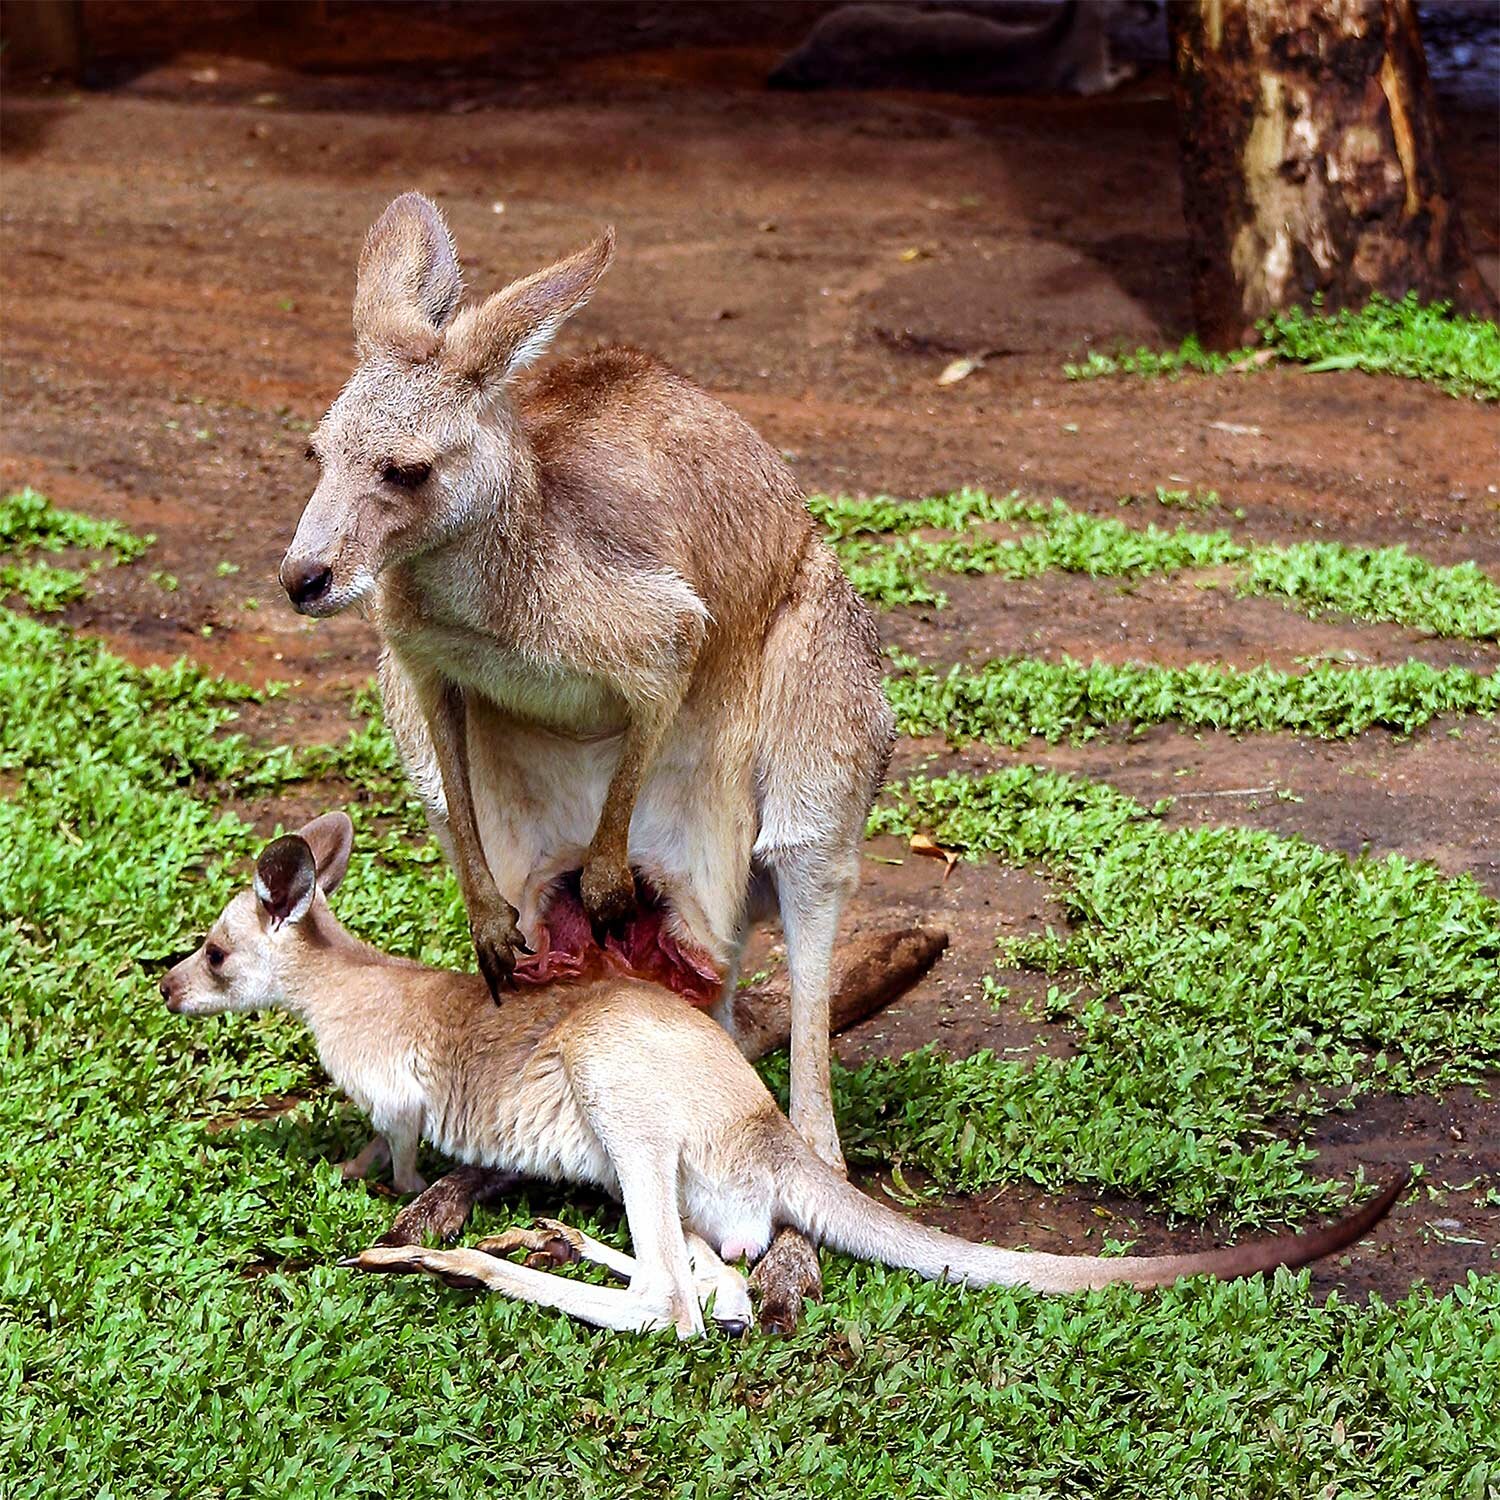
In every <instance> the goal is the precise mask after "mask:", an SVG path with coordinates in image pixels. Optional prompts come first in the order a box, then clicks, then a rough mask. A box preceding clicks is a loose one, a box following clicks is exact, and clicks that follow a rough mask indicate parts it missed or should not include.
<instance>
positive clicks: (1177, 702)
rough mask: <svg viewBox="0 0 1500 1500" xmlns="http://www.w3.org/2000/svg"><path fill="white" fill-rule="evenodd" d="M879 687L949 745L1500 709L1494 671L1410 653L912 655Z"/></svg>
mask: <svg viewBox="0 0 1500 1500" xmlns="http://www.w3.org/2000/svg"><path fill="white" fill-rule="evenodd" d="M886 696H887V697H889V699H890V700H891V705H892V707H893V708H894V709H895V711H896V727H897V729H898V730H899V731H900V733H902V734H912V735H946V736H947V738H948V739H949V740H950V741H951V742H952V743H954V744H964V743H966V742H968V741H970V740H985V741H988V742H990V743H992V744H1001V745H1011V746H1020V745H1024V744H1025V743H1026V742H1027V741H1028V740H1030V739H1033V738H1037V739H1043V740H1046V741H1047V742H1048V743H1049V744H1057V743H1059V742H1060V741H1062V740H1073V741H1081V740H1086V739H1090V738H1092V737H1093V736H1095V735H1096V734H1098V733H1100V732H1101V731H1103V730H1108V729H1112V728H1121V727H1134V728H1137V729H1140V728H1144V727H1145V726H1146V725H1149V724H1166V723H1172V724H1178V725H1181V726H1182V727H1184V728H1189V729H1211V730H1222V731H1227V732H1229V733H1231V734H1250V733H1255V732H1262V731H1272V730H1284V731H1291V732H1293V733H1296V734H1303V735H1316V736H1318V737H1320V738H1323V739H1348V738H1350V737H1351V736H1354V735H1359V734H1363V733H1364V732H1365V731H1366V730H1368V729H1372V728H1380V729H1389V730H1394V731H1395V732H1397V733H1399V734H1410V733H1412V731H1413V730H1416V729H1420V728H1421V727H1422V726H1423V725H1425V724H1428V723H1430V722H1431V721H1432V720H1433V719H1435V718H1437V717H1438V716H1439V715H1442V714H1486V715H1492V714H1494V713H1495V712H1496V711H1497V710H1500V678H1496V677H1495V676H1493V675H1490V674H1486V673H1480V672H1472V671H1470V670H1468V669H1467V668H1465V667H1430V666H1427V665H1426V664H1425V663H1423V662H1417V661H1409V662H1404V663H1402V664H1401V665H1400V666H1395V667H1336V666H1329V665H1323V664H1319V665H1315V666H1312V667H1309V668H1308V669H1307V670H1306V671H1305V672H1282V671H1278V670H1276V669H1275V668H1273V667H1256V668H1254V669H1252V670H1250V671H1239V670H1237V669H1236V668H1234V667H1222V666H1214V665H1210V664H1206V663H1192V664H1190V665H1188V666H1183V667H1162V666H1153V665H1148V664H1144V663H1140V662H1129V663H1127V664H1125V665H1124V666H1112V665H1110V664H1109V663H1108V662H1097V661H1096V662H1090V663H1087V664H1085V663H1083V662H1077V661H1073V660H1071V659H1064V660H1063V661H1060V662H1050V661H1038V660H1036V659H1035V658H1033V657H1024V656H1007V657H1002V658H999V659H998V660H995V661H989V662H985V663H984V664H983V665H982V666H980V667H979V668H977V669H976V670H973V671H970V670H968V669H967V668H964V667H950V668H947V669H942V668H937V667H928V666H917V665H914V664H913V665H912V666H910V667H909V669H908V670H906V671H903V672H901V673H899V674H898V675H896V676H893V677H890V678H887V680H886Z"/></svg>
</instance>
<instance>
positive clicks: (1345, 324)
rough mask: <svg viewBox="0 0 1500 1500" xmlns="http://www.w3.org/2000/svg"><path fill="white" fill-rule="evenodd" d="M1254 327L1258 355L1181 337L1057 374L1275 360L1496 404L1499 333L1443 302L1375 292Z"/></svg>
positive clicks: (1083, 376) (1192, 368) (1085, 375)
mask: <svg viewBox="0 0 1500 1500" xmlns="http://www.w3.org/2000/svg"><path fill="white" fill-rule="evenodd" d="M1256 327H1257V329H1258V330H1259V332H1260V339H1261V342H1260V347H1259V349H1237V350H1235V351H1233V352H1232V353H1229V354H1218V353H1212V352H1210V351H1208V350H1206V349H1204V347H1203V346H1202V345H1201V344H1200V343H1199V342H1198V340H1197V339H1196V338H1194V337H1192V336H1189V337H1188V338H1186V339H1184V340H1183V341H1182V343H1181V344H1180V345H1179V346H1178V347H1177V348H1176V349H1166V350H1152V349H1137V350H1136V351H1135V352H1134V353H1133V354H1121V355H1107V354H1097V353H1095V354H1090V355H1089V356H1088V358H1087V359H1085V360H1084V361H1083V362H1082V363H1081V364H1069V365H1064V366H1063V370H1064V373H1065V374H1066V375H1067V376H1068V377H1069V378H1070V379H1072V380H1090V379H1094V378H1096V377H1098V376H1102V375H1145V376H1163V375H1165V376H1172V377H1175V376H1177V375H1181V374H1184V373H1187V372H1197V373H1200V374H1207V375H1222V374H1225V373H1226V372H1229V371H1238V372H1245V371H1250V370H1255V369H1260V368H1262V367H1263V365H1265V364H1266V363H1277V362H1281V363H1289V364H1299V365H1303V366H1305V367H1306V368H1307V369H1308V370H1309V371H1310V372H1314V373H1317V372H1321V371H1325V370H1363V371H1365V372H1366V373H1367V374H1370V375H1399V376H1403V377H1405V378H1406V379H1408V380H1421V381H1425V382H1428V383H1429V384H1432V385H1436V386H1438V387H1440V388H1441V389H1442V390H1445V391H1447V392H1449V393H1450V394H1451V395H1454V396H1472V397H1474V398H1476V399H1477V400H1481V401H1495V400H1500V328H1497V327H1496V325H1495V324H1494V323H1493V322H1492V321H1491V320H1490V319H1488V318H1479V317H1464V316H1460V315H1457V314H1455V313H1454V312H1453V309H1452V307H1451V306H1450V304H1448V303H1446V302H1437V303H1433V304H1431V305H1428V306H1423V305H1422V304H1421V303H1420V302H1419V301H1418V300H1417V298H1416V296H1415V294H1409V295H1408V296H1406V297H1403V298H1402V299H1401V300H1400V301H1399V302H1391V301H1389V300H1388V299H1386V298H1385V297H1382V296H1380V295H1379V294H1376V295H1375V296H1373V297H1372V298H1371V299H1370V301H1369V303H1368V304H1367V305H1366V306H1365V307H1363V308H1359V309H1350V308H1345V309H1344V310H1343V311H1341V312H1338V313H1335V314H1333V315H1332V316H1323V315H1322V314H1320V313H1318V312H1316V311H1315V312H1312V313H1307V312H1304V311H1303V310H1302V309H1301V308H1294V309H1292V311H1290V312H1286V313H1278V314H1277V315H1276V316H1275V317H1274V318H1267V319H1264V320H1262V321H1261V322H1260V323H1258V324H1257V325H1256ZM1262 356H1268V357H1262Z"/></svg>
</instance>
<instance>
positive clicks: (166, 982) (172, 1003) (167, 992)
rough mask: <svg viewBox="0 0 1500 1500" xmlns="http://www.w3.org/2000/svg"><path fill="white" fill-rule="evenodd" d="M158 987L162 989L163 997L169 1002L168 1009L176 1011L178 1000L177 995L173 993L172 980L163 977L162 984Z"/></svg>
mask: <svg viewBox="0 0 1500 1500" xmlns="http://www.w3.org/2000/svg"><path fill="white" fill-rule="evenodd" d="M157 987H158V988H159V989H160V990H161V997H162V999H163V1000H165V1001H166V1002H167V1009H168V1010H170V1011H175V1010H176V1009H177V1003H178V1002H177V996H176V995H175V994H174V993H173V990H172V981H171V980H170V979H163V980H162V982H161V984H160V985H159V986H157Z"/></svg>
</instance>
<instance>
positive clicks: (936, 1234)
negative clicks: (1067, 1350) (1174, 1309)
mask: <svg viewBox="0 0 1500 1500" xmlns="http://www.w3.org/2000/svg"><path fill="white" fill-rule="evenodd" d="M798 1144H799V1145H800V1144H801V1143H800V1142H798ZM1409 1177H1410V1174H1409V1173H1408V1172H1407V1171H1406V1170H1405V1169H1402V1171H1401V1172H1399V1173H1398V1174H1397V1175H1396V1177H1395V1178H1394V1180H1393V1181H1391V1182H1389V1183H1388V1184H1387V1185H1386V1186H1385V1187H1384V1188H1382V1189H1381V1191H1380V1192H1379V1193H1378V1194H1377V1195H1376V1197H1374V1198H1373V1199H1371V1200H1370V1202H1368V1203H1366V1204H1365V1205H1363V1206H1362V1207H1361V1208H1357V1209H1355V1211H1354V1212H1353V1213H1351V1214H1348V1215H1346V1216H1345V1217H1344V1218H1342V1219H1340V1220H1339V1221H1338V1222H1337V1223H1336V1224H1331V1225H1329V1226H1328V1227H1327V1228H1326V1229H1313V1230H1309V1231H1308V1232H1307V1233H1305V1234H1296V1235H1292V1234H1286V1235H1278V1236H1276V1237H1275V1238H1273V1239H1266V1240H1256V1241H1254V1242H1252V1243H1250V1244H1245V1245H1235V1246H1232V1247H1230V1248H1228V1249H1223V1250H1206V1251H1200V1252H1196V1253H1194V1254H1188V1255H1120V1256H1114V1255H1109V1256H1100V1255H1047V1254H1041V1253H1034V1252H1030V1251H1020V1250H1002V1249H1000V1248H998V1247H997V1246H995V1245H980V1244H976V1243H974V1242H973V1241H972V1240H964V1239H960V1238H959V1237H958V1236H957V1235H952V1234H945V1233H944V1232H943V1231H942V1230H940V1229H932V1228H929V1227H928V1226H927V1225H926V1224H919V1223H918V1222H917V1221H916V1220H915V1219H910V1218H908V1217H907V1216H906V1215H905V1214H901V1213H897V1212H896V1211H895V1210H894V1209H892V1208H889V1207H887V1206H886V1205H885V1204H884V1203H880V1202H878V1201H877V1200H876V1199H874V1198H871V1197H870V1196H869V1195H868V1194H866V1193H862V1192H861V1191H860V1190H859V1189H858V1188H857V1187H854V1186H853V1185H852V1184H851V1183H848V1182H845V1181H844V1180H843V1178H841V1177H839V1176H838V1175H837V1173H835V1172H833V1171H831V1170H830V1169H829V1168H828V1167H827V1166H826V1165H825V1164H824V1163H823V1162H822V1161H820V1160H819V1159H818V1158H817V1157H816V1156H814V1155H813V1153H812V1152H811V1151H810V1150H807V1149H806V1148H803V1150H802V1151H801V1152H800V1153H798V1160H797V1162H796V1165H795V1167H794V1168H793V1170H792V1171H791V1172H790V1173H788V1174H787V1175H786V1176H785V1177H784V1178H783V1187H782V1194H781V1216H782V1219H783V1221H784V1222H785V1223H787V1224H789V1225H791V1226H792V1227H793V1228H795V1229H798V1230H800V1231H801V1232H802V1233H803V1234H805V1235H807V1236H808V1237H809V1238H810V1239H812V1240H814V1241H816V1242H817V1243H819V1244H823V1245H827V1246H828V1247H829V1248H830V1249H833V1250H839V1251H842V1252H843V1253H844V1254H845V1255H853V1256H856V1257H858V1258H859V1259H861V1260H870V1261H876V1262H878V1263H879V1264H881V1265H886V1266H897V1267H901V1268H902V1269H905V1270H909V1271H915V1272H916V1273H917V1274H918V1275H919V1276H925V1277H927V1278H928V1280H930V1281H956V1282H960V1283H961V1284H963V1285H964V1286H1029V1287H1032V1288H1034V1289H1035V1290H1036V1291H1039V1292H1081V1291H1086V1290H1088V1289H1089V1288H1090V1287H1102V1286H1114V1285H1117V1284H1124V1285H1128V1286H1135V1287H1153V1286H1170V1285H1171V1284H1172V1283H1173V1282H1174V1281H1176V1280H1177V1278H1178V1277H1179V1276H1198V1275H1209V1276H1219V1277H1234V1276H1253V1275H1255V1274H1256V1273H1257V1272H1259V1271H1270V1270H1273V1269H1275V1267H1277V1266H1288V1267H1296V1266H1304V1265H1306V1264H1307V1263H1308V1262H1309V1261H1314V1260H1318V1259H1320V1258H1321V1257H1322V1256H1325V1255H1332V1254H1333V1253H1334V1252H1335V1251H1338V1250H1342V1249H1344V1247H1345V1246H1347V1245H1352V1244H1353V1243H1354V1242H1355V1241H1356V1240H1359V1239H1362V1238H1363V1237H1364V1236H1365V1235H1366V1234H1368V1233H1369V1231H1370V1230H1371V1229H1373V1228H1374V1227H1375V1225H1376V1224H1378V1223H1379V1222H1380V1221H1381V1219H1383V1218H1384V1217H1385V1216H1386V1214H1387V1213H1388V1212H1389V1211H1390V1207H1391V1205H1392V1204H1393V1203H1394V1202H1395V1201H1396V1199H1397V1198H1398V1197H1399V1196H1400V1193H1401V1190H1402V1189H1403V1188H1404V1187H1405V1186H1406V1184H1407V1181H1408V1180H1409Z"/></svg>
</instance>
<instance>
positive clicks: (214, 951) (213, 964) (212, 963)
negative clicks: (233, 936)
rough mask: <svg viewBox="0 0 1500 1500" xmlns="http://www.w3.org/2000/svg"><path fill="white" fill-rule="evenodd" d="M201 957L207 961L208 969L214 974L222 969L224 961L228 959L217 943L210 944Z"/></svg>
mask: <svg viewBox="0 0 1500 1500" xmlns="http://www.w3.org/2000/svg"><path fill="white" fill-rule="evenodd" d="M203 956H204V957H205V958H206V959H207V960H208V966H209V968H210V969H212V970H213V971H214V973H216V974H217V973H218V972H219V970H220V969H222V968H223V967H224V960H225V959H226V958H228V957H229V955H228V954H227V953H226V952H225V951H224V950H223V949H222V948H221V947H220V946H219V945H218V944H217V943H210V944H209V945H208V947H207V948H206V949H205V950H204V953H203Z"/></svg>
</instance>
